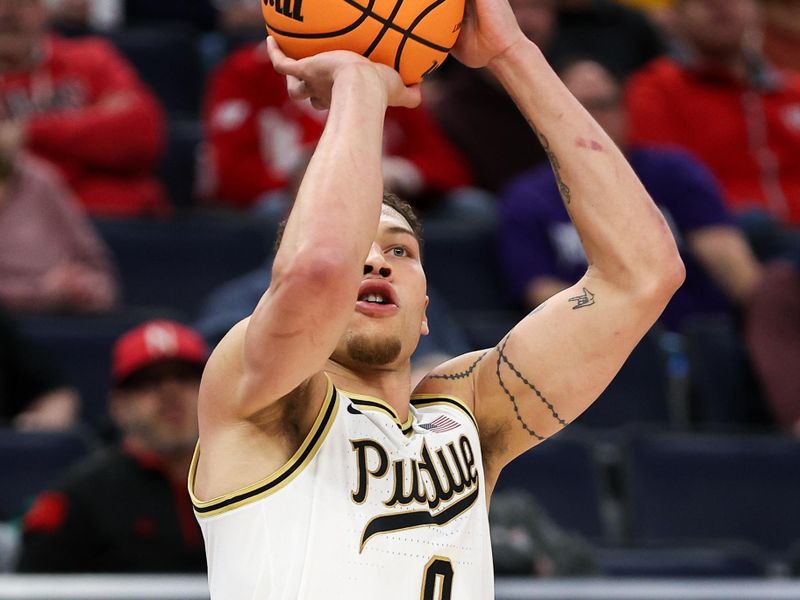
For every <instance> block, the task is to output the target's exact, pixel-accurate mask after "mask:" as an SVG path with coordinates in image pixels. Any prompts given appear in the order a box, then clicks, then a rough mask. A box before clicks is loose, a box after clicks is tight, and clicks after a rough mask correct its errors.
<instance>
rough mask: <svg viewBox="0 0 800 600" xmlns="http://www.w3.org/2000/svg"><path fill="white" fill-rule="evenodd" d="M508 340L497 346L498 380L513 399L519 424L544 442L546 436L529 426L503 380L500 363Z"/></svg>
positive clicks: (512, 404) (531, 435)
mask: <svg viewBox="0 0 800 600" xmlns="http://www.w3.org/2000/svg"><path fill="white" fill-rule="evenodd" d="M507 342H508V338H506V339H505V340H503V341H502V342H501V344H500V345H499V346H497V348H496V350H497V368H496V372H497V382H498V383H499V384H500V387H501V388H502V389H503V392H505V394H506V396H507V397H508V399H509V400H511V406H513V407H514V414H515V415H516V417H517V421H519V424H520V426H521V427H522V429H524V430H525V431H526V432H527V433H528V435H529V436H530V437H534V438H536V439H537V440H539V441H540V442H543V441H544V440H545V438H544V436H541V435H539V434H538V433H536V432H535V431H534V430H533V429H531V428H530V427H528V424H527V423H526V422H525V419H523V418H522V415H521V414H520V413H519V406H518V405H517V399H516V398H515V397H514V394H512V393H511V392H510V391H509V389H508V388H507V387H506V384H505V382H504V381H503V376H502V375H500V363H501V361H502V357H503V348H505V347H506V343H507Z"/></svg>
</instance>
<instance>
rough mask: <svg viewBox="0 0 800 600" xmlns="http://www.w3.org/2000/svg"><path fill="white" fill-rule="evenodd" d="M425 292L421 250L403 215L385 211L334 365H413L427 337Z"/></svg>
mask: <svg viewBox="0 0 800 600" xmlns="http://www.w3.org/2000/svg"><path fill="white" fill-rule="evenodd" d="M426 288H427V282H426V280H425V272H424V271H423V269H422V261H421V256H420V247H419V243H418V242H417V240H416V238H415V237H414V234H413V233H412V231H411V227H410V226H409V224H408V222H407V221H406V220H405V219H404V218H403V216H402V215H400V213H398V212H397V211H395V210H394V209H392V208H389V207H388V206H384V207H383V210H382V211H381V220H380V223H379V225H378V232H377V235H376V237H375V241H374V242H373V243H372V247H371V248H370V251H369V255H368V256H367V260H366V262H365V264H364V278H363V280H362V282H361V287H360V289H359V292H358V299H357V301H356V303H355V306H354V311H353V317H352V319H351V320H350V324H349V326H348V328H347V331H346V332H345V335H344V336H343V337H342V339H341V340H340V342H339V345H338V346H337V348H336V351H335V352H334V354H333V356H332V358H333V360H335V361H337V362H339V363H341V364H344V365H348V366H356V367H358V366H367V367H383V366H391V365H396V364H401V363H402V362H404V361H406V360H408V359H409V357H410V356H411V354H412V353H413V352H414V349H415V348H416V347H417V343H418V342H419V337H420V335H427V333H428V321H427V318H426V316H425V308H426V307H427V305H428V297H427V296H426Z"/></svg>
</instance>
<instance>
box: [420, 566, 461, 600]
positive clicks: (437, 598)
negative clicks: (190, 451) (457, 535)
mask: <svg viewBox="0 0 800 600" xmlns="http://www.w3.org/2000/svg"><path fill="white" fill-rule="evenodd" d="M437 583H438V586H437ZM437 588H438V590H439V593H438V594H436V590H437ZM435 594H436V595H435ZM452 594H453V565H452V564H451V563H450V559H448V558H444V557H443V556H434V557H433V558H432V559H430V560H429V561H428V564H427V565H425V573H424V574H423V575H422V593H421V594H420V598H421V600H450V598H451V596H452Z"/></svg>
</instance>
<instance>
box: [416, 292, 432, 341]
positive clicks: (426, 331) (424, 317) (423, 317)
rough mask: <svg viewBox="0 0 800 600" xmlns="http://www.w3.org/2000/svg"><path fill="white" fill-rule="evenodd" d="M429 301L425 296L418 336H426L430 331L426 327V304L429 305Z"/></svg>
mask: <svg viewBox="0 0 800 600" xmlns="http://www.w3.org/2000/svg"><path fill="white" fill-rule="evenodd" d="M430 302H431V299H430V298H428V297H427V296H425V307H424V310H423V312H422V325H421V326H420V329H419V333H420V335H428V334H429V333H430V332H431V330H430V327H428V304H430Z"/></svg>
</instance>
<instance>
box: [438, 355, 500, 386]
mask: <svg viewBox="0 0 800 600" xmlns="http://www.w3.org/2000/svg"><path fill="white" fill-rule="evenodd" d="M487 354H489V350H487V351H486V352H484V353H483V354H481V355H480V356H479V357H478V359H477V360H476V361H475V362H474V363H472V364H471V365H470V366H469V367H468V368H467V369H466V370H464V371H461V372H459V373H448V374H444V375H428V377H427V378H426V379H447V380H450V381H455V380H456V379H466V378H467V377H469V376H470V375H472V372H473V371H474V370H475V367H477V366H478V363H480V362H481V361H482V360H483V359H484V357H485V356H486V355H487Z"/></svg>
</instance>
